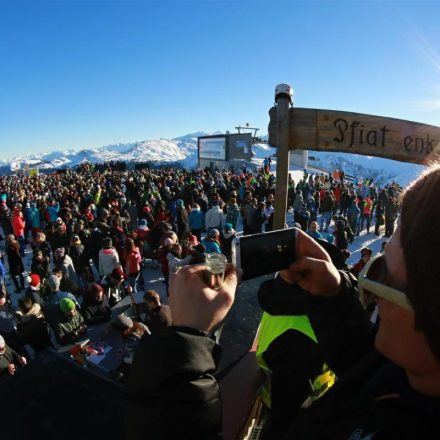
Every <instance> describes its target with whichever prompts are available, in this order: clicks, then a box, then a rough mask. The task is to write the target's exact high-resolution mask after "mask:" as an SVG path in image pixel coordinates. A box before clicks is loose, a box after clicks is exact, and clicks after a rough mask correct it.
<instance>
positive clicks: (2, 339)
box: [0, 335, 6, 348]
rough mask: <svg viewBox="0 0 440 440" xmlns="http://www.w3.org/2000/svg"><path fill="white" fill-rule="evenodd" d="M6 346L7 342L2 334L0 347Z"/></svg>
mask: <svg viewBox="0 0 440 440" xmlns="http://www.w3.org/2000/svg"><path fill="white" fill-rule="evenodd" d="M5 347H6V342H5V340H4V338H3V336H2V335H0V348H5Z"/></svg>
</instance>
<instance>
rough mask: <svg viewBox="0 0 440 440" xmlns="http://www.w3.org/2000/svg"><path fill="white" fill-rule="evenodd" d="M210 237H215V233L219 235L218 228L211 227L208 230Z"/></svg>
mask: <svg viewBox="0 0 440 440" xmlns="http://www.w3.org/2000/svg"><path fill="white" fill-rule="evenodd" d="M208 235H209V236H210V237H211V238H214V237H217V235H220V232H218V229H215V228H214V229H211V230H210V231H209V234H208Z"/></svg>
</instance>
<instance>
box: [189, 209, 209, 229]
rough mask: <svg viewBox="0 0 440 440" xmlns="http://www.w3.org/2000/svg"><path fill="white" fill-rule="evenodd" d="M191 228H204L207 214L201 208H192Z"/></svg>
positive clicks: (190, 216) (190, 215)
mask: <svg viewBox="0 0 440 440" xmlns="http://www.w3.org/2000/svg"><path fill="white" fill-rule="evenodd" d="M189 227H190V229H204V227H205V214H204V213H203V212H202V211H201V210H200V209H192V210H191V213H190V214H189Z"/></svg>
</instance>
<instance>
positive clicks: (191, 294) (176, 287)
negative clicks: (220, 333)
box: [169, 264, 237, 332]
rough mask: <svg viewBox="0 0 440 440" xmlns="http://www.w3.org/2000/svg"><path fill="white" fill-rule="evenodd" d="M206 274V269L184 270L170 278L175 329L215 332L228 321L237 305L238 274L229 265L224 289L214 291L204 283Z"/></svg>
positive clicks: (170, 299) (192, 268)
mask: <svg viewBox="0 0 440 440" xmlns="http://www.w3.org/2000/svg"><path fill="white" fill-rule="evenodd" d="M204 271H205V266H204V265H194V266H184V267H182V268H181V269H180V270H179V271H178V272H177V274H175V275H173V276H172V277H171V280H170V289H169V292H170V298H169V303H170V308H171V315H172V319H173V325H175V326H184V327H191V328H195V329H198V330H203V331H207V332H212V331H213V330H215V329H216V328H217V327H218V326H219V325H220V324H221V323H222V322H223V320H224V319H225V317H226V314H227V313H228V311H229V309H230V308H231V306H232V303H233V302H234V297H235V289H236V287H237V273H236V271H235V269H234V268H233V267H232V265H230V264H228V265H227V267H226V272H225V278H224V282H223V285H222V287H220V288H219V289H217V290H214V289H211V288H210V287H208V285H207V284H206V283H205V281H204V278H203V274H204Z"/></svg>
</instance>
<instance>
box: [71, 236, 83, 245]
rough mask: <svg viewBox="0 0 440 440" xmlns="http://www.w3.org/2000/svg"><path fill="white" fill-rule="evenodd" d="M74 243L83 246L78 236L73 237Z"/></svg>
mask: <svg viewBox="0 0 440 440" xmlns="http://www.w3.org/2000/svg"><path fill="white" fill-rule="evenodd" d="M72 242H73V243H75V244H81V240H80V239H79V237H78V235H74V236H73V237H72Z"/></svg>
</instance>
